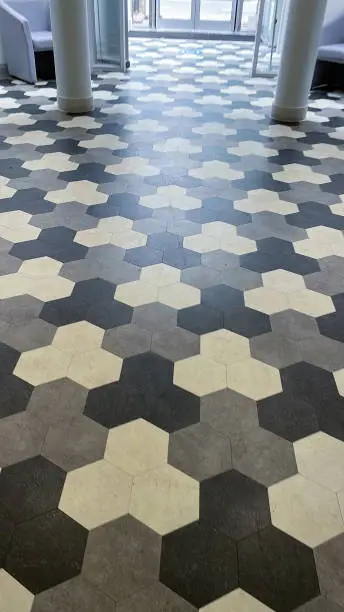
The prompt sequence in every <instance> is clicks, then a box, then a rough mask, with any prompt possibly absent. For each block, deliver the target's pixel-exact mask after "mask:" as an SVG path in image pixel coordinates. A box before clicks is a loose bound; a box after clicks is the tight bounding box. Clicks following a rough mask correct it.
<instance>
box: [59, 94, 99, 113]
mask: <svg viewBox="0 0 344 612" xmlns="http://www.w3.org/2000/svg"><path fill="white" fill-rule="evenodd" d="M57 106H58V108H59V109H60V111H62V112H64V113H70V114H71V115H81V114H83V113H90V112H91V111H93V109H94V102H93V97H92V96H91V97H90V98H62V97H61V96H58V97H57Z"/></svg>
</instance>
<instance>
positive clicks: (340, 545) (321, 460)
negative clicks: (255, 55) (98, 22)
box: [0, 39, 344, 612]
mask: <svg viewBox="0 0 344 612" xmlns="http://www.w3.org/2000/svg"><path fill="white" fill-rule="evenodd" d="M252 51H253V45H252V43H237V42H214V41H208V42H194V41H173V40H169V41H167V40H148V39H147V40H145V39H134V40H133V41H132V43H131V69H130V72H129V73H128V74H126V75H120V74H116V73H107V74H106V73H104V74H100V75H98V76H97V77H95V78H94V81H93V88H94V97H95V104H96V109H95V111H94V112H93V113H91V114H90V115H87V116H77V117H71V116H67V115H64V114H63V113H61V112H59V111H58V110H57V106H56V90H55V83H42V84H38V85H37V86H36V87H33V86H29V85H26V84H24V83H22V82H19V81H6V82H5V81H3V82H2V83H1V85H0V250H1V257H0V363H1V366H0V468H1V470H0V471H1V473H0V568H1V569H0V610H1V612H75V611H76V610H78V611H79V612H195V611H198V610H202V612H294V611H298V612H340V611H343V610H344V522H343V515H344V234H343V230H344V110H343V109H344V105H343V100H339V99H334V98H331V97H329V96H326V95H325V94H317V96H315V97H313V98H312V100H311V102H310V108H309V113H308V117H307V120H306V121H305V122H304V123H302V124H301V125H299V126H283V125H277V124H273V123H272V122H271V121H270V119H269V108H270V106H271V100H272V96H273V87H274V82H273V81H272V80H271V79H263V78H259V79H254V80H252V79H251V78H250V76H249V66H250V62H251V58H252Z"/></svg>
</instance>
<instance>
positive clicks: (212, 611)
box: [200, 589, 273, 612]
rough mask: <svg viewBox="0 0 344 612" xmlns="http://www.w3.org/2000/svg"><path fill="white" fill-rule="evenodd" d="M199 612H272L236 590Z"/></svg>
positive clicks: (256, 600)
mask: <svg viewBox="0 0 344 612" xmlns="http://www.w3.org/2000/svg"><path fill="white" fill-rule="evenodd" d="M200 612H273V610H271V608H268V607H267V606H265V605H264V604H262V603H261V602H260V601H258V599H255V597H252V596H251V595H249V594H248V593H246V592H245V591H242V590H241V589H236V591H232V592H231V593H228V595H225V596H224V597H221V598H220V599H217V600H216V601H213V603H211V604H209V605H208V606H205V607H204V608H201V609H200Z"/></svg>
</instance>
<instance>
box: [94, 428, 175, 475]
mask: <svg viewBox="0 0 344 612" xmlns="http://www.w3.org/2000/svg"><path fill="white" fill-rule="evenodd" d="M168 441H169V435H168V433H167V432H166V431H163V430H162V429H159V428H158V427H155V425H152V423H148V421H145V420H144V419H137V420H136V421H131V422H130V423H125V424H124V425H120V426H119V427H115V428H114V429H111V430H110V431H109V437H108V441H107V445H106V450H105V459H106V460H107V461H109V463H112V464H113V465H116V466H117V467H119V468H121V469H122V470H123V471H125V472H127V473H128V474H131V475H132V476H137V475H138V474H143V473H144V472H148V471H150V470H153V469H155V468H157V467H159V466H162V465H165V464H166V463H167V454H168Z"/></svg>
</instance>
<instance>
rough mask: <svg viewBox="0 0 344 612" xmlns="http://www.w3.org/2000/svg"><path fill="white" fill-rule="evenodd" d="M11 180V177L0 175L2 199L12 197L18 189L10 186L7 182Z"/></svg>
mask: <svg viewBox="0 0 344 612" xmlns="http://www.w3.org/2000/svg"><path fill="white" fill-rule="evenodd" d="M9 182H10V179H9V178H6V177H5V176H0V200H4V199H7V198H12V197H13V196H14V194H15V193H16V191H17V190H16V189H13V188H12V187H8V185H7V183H9Z"/></svg>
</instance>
